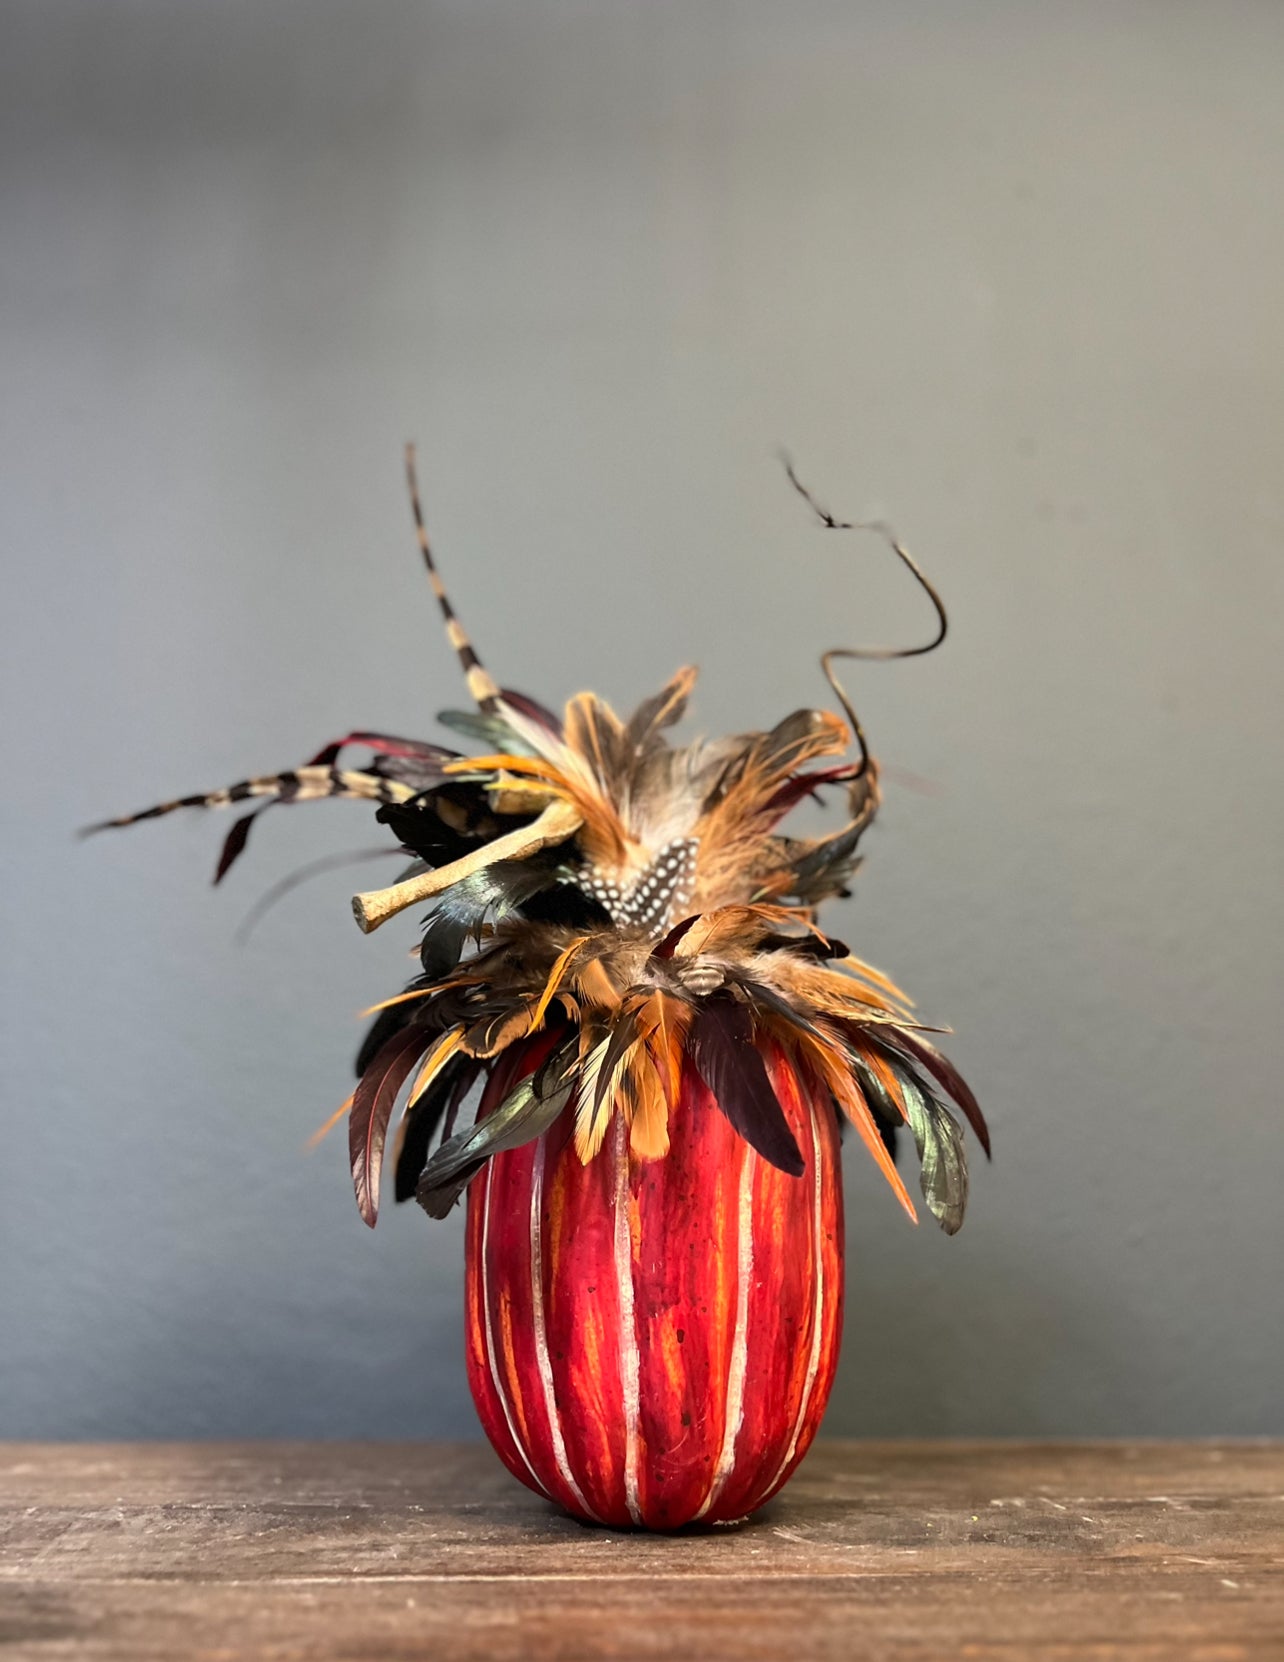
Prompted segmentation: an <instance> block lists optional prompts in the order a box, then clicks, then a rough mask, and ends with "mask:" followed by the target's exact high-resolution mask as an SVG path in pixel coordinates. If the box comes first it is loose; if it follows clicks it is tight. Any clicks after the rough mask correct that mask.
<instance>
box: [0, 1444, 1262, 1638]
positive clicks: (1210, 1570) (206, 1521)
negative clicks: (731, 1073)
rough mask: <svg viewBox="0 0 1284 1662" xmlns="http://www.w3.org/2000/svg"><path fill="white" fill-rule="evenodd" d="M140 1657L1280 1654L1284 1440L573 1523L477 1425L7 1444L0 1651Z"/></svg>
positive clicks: (1079, 1455)
mask: <svg viewBox="0 0 1284 1662" xmlns="http://www.w3.org/2000/svg"><path fill="white" fill-rule="evenodd" d="M6 1646H7V1647H8V1648H7V1650H6V1651H5V1654H6V1656H16V1657H27V1656H30V1657H32V1658H33V1659H35V1658H51V1659H52V1658H63V1657H85V1658H89V1659H91V1662H99V1659H104V1662H105V1659H111V1662H115V1659H120V1662H125V1659H127V1658H128V1659H134V1658H137V1659H139V1662H145V1659H151V1658H159V1657H168V1656H191V1657H195V1658H211V1659H213V1658H224V1657H232V1656H235V1657H254V1658H257V1657H262V1658H286V1657H293V1656H307V1657H309V1658H322V1659H325V1658H339V1657H344V1658H349V1657H351V1658H363V1657H372V1658H373V1657H387V1658H399V1657H402V1656H411V1655H420V1654H425V1653H429V1652H431V1654H432V1655H433V1656H434V1657H437V1656H441V1657H450V1658H455V1657H458V1658H461V1659H470V1658H474V1657H478V1658H480V1657H496V1658H507V1657H513V1658H545V1657H549V1658H551V1657H572V1656H574V1657H602V1658H606V1657H629V1656H636V1657H651V1656H661V1655H676V1656H679V1657H685V1656H691V1657H696V1656H699V1657H709V1658H711V1659H718V1658H722V1657H727V1658H741V1657H778V1656H779V1657H785V1656H788V1657H790V1658H799V1657H813V1656H814V1657H817V1658H827V1657H831V1656H832V1657H839V1656H842V1657H850V1656H868V1657H871V1658H878V1657H883V1656H887V1657H896V1658H897V1659H898V1662H916V1659H918V1658H923V1659H926V1658H929V1657H932V1658H939V1657H941V1656H945V1655H960V1654H966V1655H967V1656H969V1657H975V1658H978V1659H981V1662H985V1659H988V1658H996V1659H997V1658H1000V1657H1002V1658H1005V1659H1008V1662H1011V1659H1012V1658H1015V1657H1018V1656H1027V1655H1037V1656H1040V1657H1048V1658H1050V1659H1053V1662H1056V1659H1060V1658H1065V1659H1067V1662H1069V1659H1071V1658H1073V1659H1076V1662H1078V1659H1083V1662H1088V1659H1092V1662H1097V1659H1103V1662H1104V1659H1107V1658H1124V1657H1127V1658H1129V1659H1130V1662H1151V1659H1152V1658H1154V1659H1156V1662H1157V1659H1158V1658H1160V1657H1164V1658H1168V1657H1172V1658H1178V1659H1184V1662H1239V1659H1244V1662H1259V1659H1263V1662H1264V1659H1265V1658H1268V1657H1270V1658H1284V1446H1280V1445H1269V1444H1238V1445H1232V1444H1222V1445H1207V1444H1184V1445H1161V1444H1118V1445H1096V1446H1082V1445H1051V1446H1030V1445H1019V1444H992V1443H991V1444H959V1443H953V1444H911V1443H898V1444H859V1443H822V1444H820V1445H818V1447H817V1449H816V1450H815V1451H814V1452H813V1454H812V1456H811V1457H810V1459H809V1460H808V1461H807V1463H806V1464H805V1466H804V1468H803V1470H802V1471H801V1472H800V1473H799V1475H798V1477H797V1478H796V1479H795V1481H794V1482H793V1483H792V1484H791V1485H790V1487H789V1489H788V1490H787V1492H786V1494H785V1495H784V1496H783V1497H782V1498H781V1499H780V1500H779V1501H777V1502H776V1503H775V1504H774V1505H773V1506H772V1507H771V1508H769V1509H768V1510H767V1511H766V1512H764V1513H763V1514H760V1516H759V1517H758V1518H757V1519H755V1520H754V1521H753V1522H751V1523H750V1524H748V1525H746V1526H744V1527H743V1528H741V1529H738V1530H734V1531H726V1530H715V1531H707V1532H704V1533H689V1534H684V1535H682V1536H678V1537H660V1536H642V1535H619V1534H613V1533H611V1532H608V1531H603V1530H593V1529H586V1528H584V1527H583V1526H581V1525H579V1524H577V1523H575V1522H573V1521H572V1520H570V1519H568V1518H566V1517H564V1516H562V1515H560V1514H558V1513H557V1512H555V1511H554V1510H553V1509H552V1508H551V1507H549V1506H548V1505H546V1504H545V1503H544V1502H542V1501H540V1500H539V1499H537V1498H536V1497H535V1496H534V1495H531V1494H528V1493H527V1492H526V1491H525V1490H523V1489H521V1488H520V1487H519V1486H518V1485H516V1484H515V1483H514V1482H513V1480H512V1479H511V1478H510V1477H509V1476H508V1475H507V1473H505V1472H504V1471H503V1470H502V1468H501V1467H500V1466H499V1464H498V1462H497V1461H495V1459H494V1457H493V1456H492V1455H491V1454H490V1453H489V1451H488V1450H486V1449H483V1448H481V1447H477V1446H463V1447H445V1446H442V1447H428V1446H422V1445H418V1446H399V1445H391V1444H365V1445H334V1444H328V1445H317V1444H313V1445H302V1444H298V1445H291V1444H261V1445H235V1446H230V1445H217V1444H209V1445H191V1444H189V1445H163V1444H150V1445H149V1444H143V1445H133V1446H128V1447H124V1446H122V1447H75V1446H57V1447H44V1446H37V1445H8V1446H6V1447H0V1648H2V1647H6Z"/></svg>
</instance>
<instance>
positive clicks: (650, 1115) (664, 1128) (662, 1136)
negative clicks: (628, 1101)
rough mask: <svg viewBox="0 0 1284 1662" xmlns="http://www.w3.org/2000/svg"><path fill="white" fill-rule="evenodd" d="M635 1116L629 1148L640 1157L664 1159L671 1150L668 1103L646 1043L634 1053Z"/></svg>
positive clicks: (642, 1158) (630, 1127)
mask: <svg viewBox="0 0 1284 1662" xmlns="http://www.w3.org/2000/svg"><path fill="white" fill-rule="evenodd" d="M630 1079H631V1081H632V1085H633V1097H634V1106H633V1120H632V1123H631V1124H630V1126H629V1149H630V1151H631V1152H632V1153H633V1154H634V1155H635V1156H636V1157H637V1158H638V1159H639V1160H662V1159H663V1158H664V1156H665V1155H666V1154H667V1153H668V1152H669V1105H668V1103H667V1102H666V1101H665V1093H664V1087H663V1085H662V1084H661V1083H660V1076H659V1074H658V1073H657V1072H656V1070H655V1064H654V1062H653V1061H652V1059H651V1057H650V1055H649V1054H648V1052H647V1050H646V1049H645V1048H644V1047H639V1049H638V1051H637V1052H636V1053H635V1055H634V1057H633V1061H632V1066H631V1070H630Z"/></svg>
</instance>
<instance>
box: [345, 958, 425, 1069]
mask: <svg viewBox="0 0 1284 1662" xmlns="http://www.w3.org/2000/svg"><path fill="white" fill-rule="evenodd" d="M411 985H412V986H413V982H412V983H411ZM416 1014H417V1011H416V1008H415V1000H413V999H411V1000H409V1001H408V1002H407V1003H405V1004H393V1005H391V1006H390V1007H389V1008H388V1009H386V1010H380V1012H379V1014H378V1015H377V1016H376V1017H375V1019H374V1020H373V1021H372V1022H371V1024H370V1027H369V1030H368V1031H367V1033H366V1036H365V1038H364V1039H362V1041H361V1049H360V1050H359V1051H358V1052H357V1060H356V1075H357V1078H358V1079H361V1078H363V1077H364V1075H365V1073H366V1070H367V1069H368V1068H369V1066H370V1064H371V1063H372V1062H373V1061H374V1059H375V1057H376V1056H377V1055H378V1054H379V1052H380V1051H381V1050H382V1049H383V1047H384V1046H385V1045H386V1044H387V1043H388V1040H389V1039H391V1038H393V1037H395V1035H396V1034H398V1033H400V1032H401V1030H402V1028H403V1027H405V1026H407V1025H408V1024H409V1023H410V1022H411V1021H413V1019H414V1017H415V1015H416Z"/></svg>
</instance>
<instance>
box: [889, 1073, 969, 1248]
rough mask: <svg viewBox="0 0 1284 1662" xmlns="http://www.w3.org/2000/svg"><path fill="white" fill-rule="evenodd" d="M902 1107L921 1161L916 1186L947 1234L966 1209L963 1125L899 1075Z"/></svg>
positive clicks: (952, 1232) (957, 1227)
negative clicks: (906, 1115)
mask: <svg viewBox="0 0 1284 1662" xmlns="http://www.w3.org/2000/svg"><path fill="white" fill-rule="evenodd" d="M901 1084H902V1089H903V1090H904V1092H905V1111H906V1113H907V1114H908V1115H909V1126H910V1130H911V1131H912V1132H913V1133H914V1143H915V1146H916V1147H917V1149H918V1157H919V1159H920V1161H921V1162H922V1175H921V1178H920V1186H921V1188H922V1190H923V1199H924V1200H925V1201H926V1202H927V1206H928V1210H929V1211H930V1212H931V1214H932V1216H933V1217H934V1218H935V1219H936V1221H937V1222H938V1223H939V1224H940V1226H941V1228H942V1229H943V1230H944V1231H945V1233H946V1234H947V1235H956V1234H957V1233H958V1231H959V1230H960V1229H961V1228H962V1225H963V1214H964V1212H965V1211H966V1210H967V1188H968V1182H967V1155H966V1153H965V1152H964V1148H963V1129H962V1127H961V1126H960V1125H959V1123H958V1121H957V1120H956V1119H955V1118H954V1116H953V1114H951V1113H950V1111H949V1109H948V1108H946V1107H945V1106H944V1104H943V1103H940V1102H938V1101H937V1100H936V1098H935V1097H934V1096H932V1095H931V1094H930V1093H927V1092H924V1091H921V1090H920V1089H919V1087H918V1085H917V1084H916V1083H915V1082H914V1081H913V1080H908V1079H902V1082H901Z"/></svg>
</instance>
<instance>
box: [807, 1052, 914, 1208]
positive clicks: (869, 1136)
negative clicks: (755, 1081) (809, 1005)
mask: <svg viewBox="0 0 1284 1662" xmlns="http://www.w3.org/2000/svg"><path fill="white" fill-rule="evenodd" d="M790 1037H791V1039H792V1042H793V1043H794V1044H795V1046H797V1047H799V1048H801V1049H802V1050H803V1051H805V1052H806V1054H807V1056H808V1057H810V1059H811V1061H812V1063H813V1064H814V1066H815V1069H816V1071H817V1072H818V1073H819V1074H820V1077H821V1079H822V1080H823V1082H824V1083H825V1084H826V1085H827V1086H828V1087H829V1089H830V1091H831V1092H832V1093H833V1095H834V1098H835V1100H836V1101H837V1103H838V1105H839V1107H840V1108H841V1109H842V1110H843V1112H844V1114H846V1116H847V1118H848V1119H849V1120H850V1121H851V1122H852V1124H853V1125H854V1126H855V1127H856V1130H857V1132H858V1133H859V1135H860V1139H861V1141H862V1142H863V1143H864V1144H865V1147H866V1148H867V1149H868V1150H869V1152H870V1153H871V1154H872V1155H873V1157H874V1163H875V1164H876V1165H877V1166H878V1168H879V1170H880V1171H881V1172H882V1174H883V1176H884V1177H885V1178H886V1179H887V1181H888V1182H889V1183H890V1184H891V1186H892V1192H893V1194H894V1195H895V1196H896V1198H897V1200H899V1201H900V1203H901V1205H902V1206H903V1207H904V1209H905V1211H906V1212H907V1213H908V1214H909V1217H910V1218H911V1220H912V1221H913V1222H914V1223H917V1222H918V1213H917V1212H916V1211H915V1210H914V1202H913V1201H912V1200H911V1199H910V1197H909V1191H908V1190H907V1189H906V1187H905V1185H904V1183H902V1181H901V1176H900V1173H899V1172H898V1171H897V1169H896V1167H895V1165H894V1164H893V1162H892V1157H891V1155H890V1154H889V1153H888V1152H887V1147H886V1144H885V1143H884V1142H883V1139H882V1136H881V1135H880V1133H879V1130H878V1126H877V1125H876V1124H875V1123H874V1116H873V1115H872V1114H871V1113H870V1111H869V1108H868V1106H867V1105H866V1102H865V1098H864V1096H863V1095H862V1094H861V1090H860V1087H859V1086H858V1085H857V1083H856V1081H855V1080H854V1079H853V1078H852V1076H851V1074H850V1072H849V1071H848V1069H847V1067H846V1066H845V1065H844V1062H843V1059H842V1056H841V1053H840V1052H838V1051H837V1050H836V1049H835V1048H834V1047H833V1046H831V1045H829V1044H828V1043H826V1042H825V1041H824V1040H817V1039H815V1038H813V1037H812V1035H811V1034H810V1033H805V1032H802V1031H798V1030H795V1031H794V1033H793V1034H791V1035H790Z"/></svg>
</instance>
